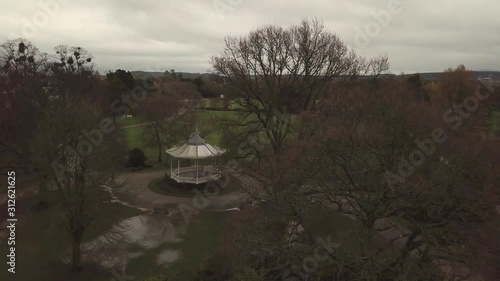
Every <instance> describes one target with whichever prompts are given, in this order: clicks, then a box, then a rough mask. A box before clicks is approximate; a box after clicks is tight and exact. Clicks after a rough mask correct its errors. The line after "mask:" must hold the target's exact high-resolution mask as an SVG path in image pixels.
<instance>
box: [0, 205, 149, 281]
mask: <svg viewBox="0 0 500 281" xmlns="http://www.w3.org/2000/svg"><path fill="white" fill-rule="evenodd" d="M16 201H17V203H18V206H17V214H18V222H17V223H16V274H15V275H13V274H10V273H8V272H7V270H6V268H5V267H6V255H3V258H2V261H3V262H2V264H3V266H2V267H3V268H2V272H1V273H0V280H13V281H15V280H20V281H25V280H51V281H58V280H61V281H63V280H64V281H66V280H75V281H79V280H81V281H87V280H95V281H100V280H102V281H109V280H110V278H111V275H110V273H109V272H108V270H107V269H104V268H102V267H100V266H99V265H97V264H84V265H83V271H82V272H80V273H78V274H72V273H71V272H70V265H69V264H65V263H63V258H64V257H69V256H70V254H71V244H70V239H69V236H68V234H67V233H66V232H65V231H64V230H63V229H62V228H61V227H60V226H59V224H58V221H57V218H58V216H56V211H57V209H56V208H55V207H54V206H51V207H49V208H47V209H44V210H40V211H34V210H33V208H34V206H35V205H36V203H37V201H38V198H37V197H36V196H31V197H25V198H22V199H21V198H20V199H19V200H16ZM0 207H1V208H3V209H4V210H6V208H7V207H6V206H5V205H2V206H0ZM102 213H103V214H105V216H104V215H103V216H102V217H100V218H99V220H98V222H96V223H97V224H96V225H94V226H93V227H91V228H90V229H89V230H88V231H87V232H86V234H85V237H84V240H85V241H89V240H92V239H94V238H95V237H97V236H99V235H101V234H103V233H105V232H106V231H107V230H109V229H110V228H111V226H112V225H113V224H114V223H116V222H118V221H120V220H122V219H125V218H128V217H132V216H136V215H138V214H139V213H140V212H139V211H138V210H136V209H132V208H129V207H125V206H123V205H120V204H117V203H109V204H105V205H104V208H103V210H102ZM0 251H1V252H2V253H7V244H6V243H1V245H0Z"/></svg>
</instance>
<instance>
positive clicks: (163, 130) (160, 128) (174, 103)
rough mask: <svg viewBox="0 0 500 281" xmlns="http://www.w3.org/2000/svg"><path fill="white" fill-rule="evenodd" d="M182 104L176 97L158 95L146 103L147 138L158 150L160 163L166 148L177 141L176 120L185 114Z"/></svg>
mask: <svg viewBox="0 0 500 281" xmlns="http://www.w3.org/2000/svg"><path fill="white" fill-rule="evenodd" d="M181 104H182V103H181V102H180V101H178V100H177V99H176V98H174V97H168V96H164V95H158V96H154V97H150V98H148V99H147V100H145V101H144V103H143V105H142V111H143V116H144V118H145V119H146V120H147V121H148V123H149V124H148V126H146V127H145V128H144V130H145V133H146V138H147V139H148V141H149V142H150V143H153V144H154V145H155V146H156V147H157V148H158V162H159V163H161V162H162V155H163V154H164V153H165V147H166V146H168V145H171V144H173V143H175V142H176V141H177V134H176V133H177V130H176V128H175V126H174V122H175V121H176V118H178V117H179V116H180V115H182V114H183V113H184V111H183V110H184V109H183V108H181Z"/></svg>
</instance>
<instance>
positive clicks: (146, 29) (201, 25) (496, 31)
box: [0, 0, 500, 74]
mask: <svg viewBox="0 0 500 281" xmlns="http://www.w3.org/2000/svg"><path fill="white" fill-rule="evenodd" d="M394 1H396V2H397V0H307V1H305V0H302V1H295V0H99V1H98V0H85V1H83V0H41V1H39V0H21V1H20V0H0V7H2V9H1V10H0V26H1V29H0V41H2V42H4V41H5V40H7V39H10V38H15V37H24V38H27V39H29V40H30V41H32V42H33V43H34V44H35V45H36V46H37V47H38V48H39V49H40V50H41V51H43V52H47V53H53V52H54V51H53V48H54V47H55V46H57V45H60V44H66V45H70V46H81V47H84V48H85V49H87V50H88V51H90V52H91V53H92V54H93V55H94V61H95V63H96V64H97V66H98V69H99V70H100V71H106V70H114V69H117V68H122V69H127V70H149V71H165V70H167V69H172V68H173V69H175V70H176V71H185V72H205V71H208V70H210V64H209V59H210V57H211V56H212V55H214V54H217V53H220V52H221V50H222V47H223V39H224V36H226V35H228V34H231V35H245V34H247V33H248V31H249V30H252V29H254V28H256V27H259V26H261V25H265V24H279V25H282V26H290V25H294V24H297V23H299V22H300V20H301V19H302V18H318V19H320V20H322V21H323V22H324V24H325V25H326V27H327V28H328V29H329V30H330V31H333V32H335V33H337V35H338V36H339V37H340V38H341V39H342V40H344V41H345V42H346V43H347V44H348V45H350V46H351V47H353V48H356V49H358V51H359V52H361V53H363V54H365V55H367V56H373V55H378V54H387V55H388V56H389V60H390V63H391V72H392V73H395V74H398V73H400V72H406V73H410V72H426V71H442V70H444V69H445V68H448V67H450V66H453V67H455V66H457V65H458V64H465V65H466V66H467V67H468V68H469V69H473V70H500V28H499V27H500V17H499V13H500V1H498V0H474V1H472V0H418V1H417V0H400V2H399V3H400V5H399V6H397V5H396V4H394V5H395V6H393V7H392V9H390V8H389V5H390V3H391V2H394ZM43 3H47V6H48V8H45V9H44V8H43V7H42V6H44V5H43ZM48 3H51V4H50V5H48ZM54 3H56V5H54ZM47 11H48V12H47ZM375 14H379V15H382V14H384V15H386V16H383V17H381V19H380V20H379V21H380V23H376V22H375V16H374V15H375ZM388 14H390V15H391V16H390V17H391V18H390V20H388V17H387V15H388ZM386 23H387V24H386ZM377 29H378V30H377ZM366 30H368V32H369V33H370V32H374V33H375V34H376V33H379V34H378V35H374V34H373V33H370V34H372V35H371V36H369V35H366V36H365V35H361V32H362V31H363V32H364V33H365V34H366Z"/></svg>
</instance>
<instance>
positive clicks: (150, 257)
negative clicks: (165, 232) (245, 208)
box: [127, 211, 227, 280]
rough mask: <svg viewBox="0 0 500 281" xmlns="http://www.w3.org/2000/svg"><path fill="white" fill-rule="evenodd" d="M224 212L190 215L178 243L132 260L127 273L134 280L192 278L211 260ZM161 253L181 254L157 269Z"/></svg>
mask: <svg viewBox="0 0 500 281" xmlns="http://www.w3.org/2000/svg"><path fill="white" fill-rule="evenodd" d="M226 217H227V213H226V212H208V211H207V212H201V213H200V214H199V215H196V216H195V215H193V216H192V217H191V222H190V224H189V225H188V227H187V229H186V233H185V234H184V235H182V236H181V237H180V238H181V239H182V241H181V242H178V243H173V242H166V243H163V244H160V245H159V246H158V247H156V248H152V249H149V250H147V251H146V252H145V253H144V255H142V256H140V257H137V258H134V259H132V260H131V261H130V262H129V264H128V266H127V273H129V274H130V275H133V276H135V277H136V279H137V280H143V279H144V278H148V277H152V276H156V275H160V274H161V275H165V276H168V277H169V280H182V279H171V277H173V276H175V275H178V274H180V273H181V272H182V273H183V275H185V274H187V275H188V276H195V274H196V271H197V269H198V268H199V267H200V265H201V264H202V262H203V261H204V260H205V259H206V258H208V257H210V255H212V254H213V253H214V252H215V250H216V249H217V246H218V245H219V236H220V234H221V233H222V231H223V229H224V225H225V221H226ZM164 250H175V251H179V252H180V253H181V256H180V257H179V259H178V260H176V261H175V262H173V263H172V264H170V265H168V266H167V267H161V266H157V265H156V264H157V256H158V254H160V253H161V252H162V251H164Z"/></svg>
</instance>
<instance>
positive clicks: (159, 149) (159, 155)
mask: <svg viewBox="0 0 500 281" xmlns="http://www.w3.org/2000/svg"><path fill="white" fill-rule="evenodd" d="M161 154H162V150H161V145H160V146H158V162H159V163H161Z"/></svg>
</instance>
